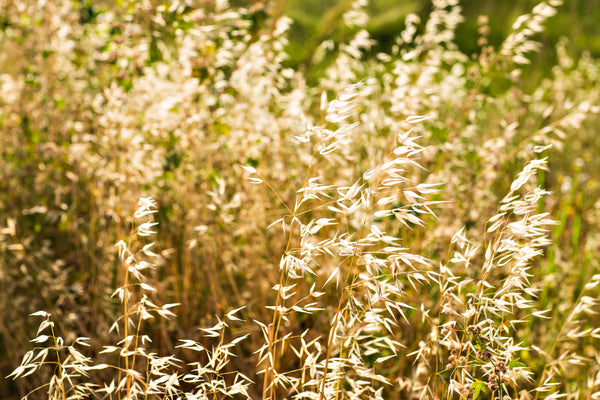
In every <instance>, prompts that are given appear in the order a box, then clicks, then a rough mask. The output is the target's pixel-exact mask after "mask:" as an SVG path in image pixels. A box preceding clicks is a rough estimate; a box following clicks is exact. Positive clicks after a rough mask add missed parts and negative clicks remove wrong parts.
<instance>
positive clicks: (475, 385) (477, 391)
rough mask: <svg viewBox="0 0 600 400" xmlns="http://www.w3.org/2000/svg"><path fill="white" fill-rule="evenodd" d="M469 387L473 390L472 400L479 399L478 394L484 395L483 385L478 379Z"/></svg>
mask: <svg viewBox="0 0 600 400" xmlns="http://www.w3.org/2000/svg"><path fill="white" fill-rule="evenodd" d="M471 387H472V388H473V390H474V391H473V400H477V397H479V394H480V393H481V392H482V391H483V392H484V393H485V388H486V386H485V383H484V382H483V381H481V380H479V379H475V382H473V384H471Z"/></svg>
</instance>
